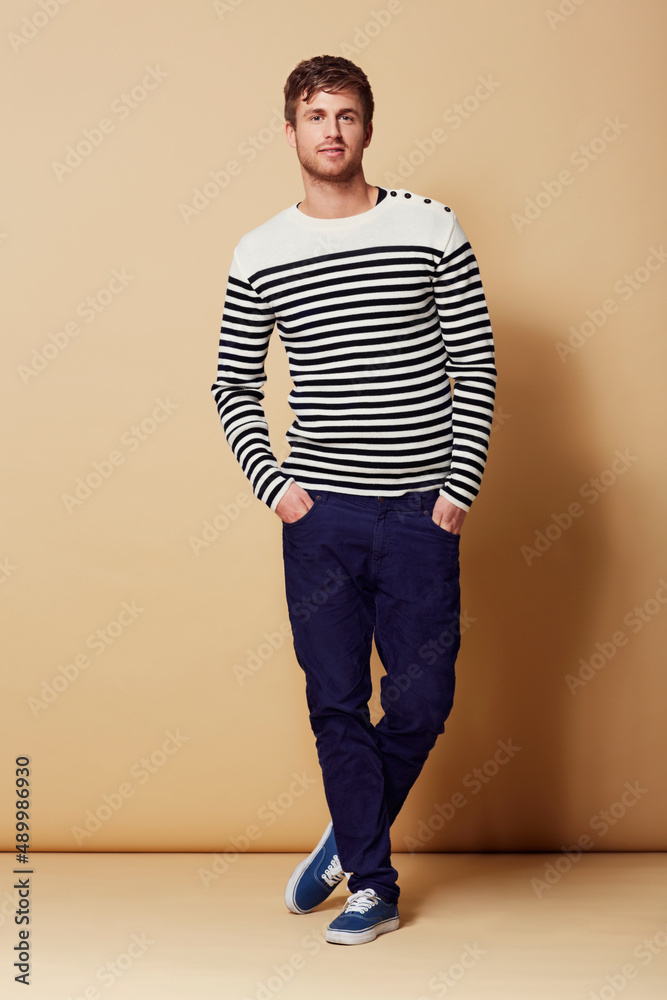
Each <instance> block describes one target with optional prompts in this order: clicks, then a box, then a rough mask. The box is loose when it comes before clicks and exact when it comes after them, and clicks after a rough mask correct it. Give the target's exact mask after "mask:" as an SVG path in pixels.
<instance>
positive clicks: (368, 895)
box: [343, 889, 380, 913]
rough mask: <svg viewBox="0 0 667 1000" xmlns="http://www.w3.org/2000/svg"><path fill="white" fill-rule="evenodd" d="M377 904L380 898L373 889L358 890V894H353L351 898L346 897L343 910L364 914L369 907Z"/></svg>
mask: <svg viewBox="0 0 667 1000" xmlns="http://www.w3.org/2000/svg"><path fill="white" fill-rule="evenodd" d="M379 902H380V897H379V896H378V895H377V894H376V892H375V890H374V889H359V891H358V892H353V893H352V895H351V896H348V898H347V900H346V901H345V906H344V907H343V910H347V911H348V912H352V913H365V912H366V910H370V908H371V906H375V905H376V904H377V903H379Z"/></svg>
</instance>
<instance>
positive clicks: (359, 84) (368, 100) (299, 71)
mask: <svg viewBox="0 0 667 1000" xmlns="http://www.w3.org/2000/svg"><path fill="white" fill-rule="evenodd" d="M348 87H354V88H355V89H356V90H357V92H358V93H359V97H360V98H361V106H362V109H363V114H364V128H366V126H367V125H368V123H369V122H371V121H372V120H373V111H374V109H375V102H374V101H373V91H372V90H371V85H370V83H369V82H368V77H367V76H366V74H365V73H364V71H363V70H362V69H360V68H359V67H358V66H356V65H355V64H354V63H353V62H351V61H350V60H349V59H345V58H343V56H314V57H313V58H312V59H303V60H302V61H301V62H300V63H299V65H298V66H295V68H294V69H293V70H292V72H291V73H290V75H289V76H288V77H287V82H286V84H285V88H284V94H285V121H288V122H289V123H290V125H291V126H292V128H296V109H297V105H298V103H299V102H300V100H301V98H302V97H304V100H306V101H309V100H310V99H311V98H312V97H313V95H314V94H316V93H317V92H318V91H320V90H325V91H326V92H327V93H329V94H335V93H337V92H338V91H339V90H346V89H347V88H348ZM304 91H305V96H304Z"/></svg>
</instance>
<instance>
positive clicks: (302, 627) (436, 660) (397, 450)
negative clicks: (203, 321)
mask: <svg viewBox="0 0 667 1000" xmlns="http://www.w3.org/2000/svg"><path fill="white" fill-rule="evenodd" d="M284 94H285V118H286V125H285V128H286V137H287V141H288V143H289V144H290V145H291V146H293V147H294V148H295V149H296V152H297V156H298V159H299V163H300V165H301V175H302V179H303V185H304V191H305V197H304V198H303V200H302V201H301V202H299V203H297V204H296V205H291V206H290V207H289V208H287V209H285V210H284V211H282V212H280V213H279V214H277V215H275V216H274V217H273V218H271V219H269V220H268V222H266V223H264V224H263V225H261V226H259V227H257V228H256V229H254V230H252V231H251V232H249V233H246V234H245V235H244V236H243V237H242V238H241V240H240V241H239V243H238V244H237V246H236V248H235V250H234V255H233V259H232V264H231V268H230V273H229V279H228V284H227V291H226V298H225V303H224V310H223V317H222V329H221V337H220V353H219V363H218V376H217V380H216V382H215V383H214V385H213V386H212V392H213V396H214V398H215V401H216V404H217V408H218V412H219V415H220V418H221V421H222V426H223V428H224V432H225V435H226V438H227V440H228V442H229V444H230V446H231V448H232V450H233V452H234V455H235V456H236V458H237V460H238V461H239V463H240V465H241V467H242V469H243V471H244V472H245V474H246V475H247V477H248V479H249V481H250V483H251V484H252V488H253V492H254V494H255V496H256V497H257V498H258V499H259V500H261V501H263V502H264V503H266V504H267V506H268V507H269V508H270V509H271V510H272V511H274V513H275V514H276V515H277V516H278V517H279V518H280V520H281V521H282V522H283V523H282V545H283V558H284V570H285V587H286V597H287V604H288V610H289V617H290V622H291V626H292V632H293V638H294V649H295V654H296V657H297V661H298V663H299V665H300V667H301V668H302V670H303V671H304V674H305V682H306V699H307V705H308V710H309V718H310V723H311V726H312V730H313V733H314V735H315V741H316V747H317V753H318V759H319V763H320V765H321V768H322V777H323V783H324V790H325V795H326V799H327V804H328V806H329V810H330V815H331V822H330V823H329V824H328V826H327V828H326V830H325V831H324V834H323V835H322V837H321V839H320V841H319V843H318V844H317V846H316V847H315V848H314V850H313V851H312V852H311V854H310V855H309V856H308V857H307V858H305V859H304V860H303V861H302V862H301V863H300V864H299V865H298V866H297V868H296V869H295V871H294V872H293V873H292V876H291V877H290V879H289V882H288V884H287V888H286V891H285V902H286V904H287V906H288V908H289V909H290V910H292V911H293V912H295V913H306V912H309V911H311V910H313V909H314V908H315V907H316V906H318V905H319V904H320V903H322V902H323V901H324V900H325V899H326V898H327V897H328V896H329V894H330V893H331V892H332V891H333V890H334V889H335V887H336V886H337V885H338V884H340V882H341V881H342V880H343V879H344V877H345V876H346V875H347V876H348V888H349V889H350V891H351V895H350V896H348V898H347V900H346V902H345V906H344V907H343V910H342V912H341V913H340V914H339V916H338V917H336V918H335V919H334V920H333V921H332V923H331V924H330V925H329V927H328V929H327V934H326V937H327V940H328V941H330V942H332V943H339V944H360V943H363V942H365V941H370V940H373V939H374V938H375V937H376V936H377V935H378V934H381V933H384V932H387V931H392V930H395V929H396V928H397V927H398V925H399V919H398V906H397V902H398V897H399V892H400V890H399V887H398V884H397V878H398V873H397V871H396V869H395V868H393V867H392V865H391V859H390V855H391V845H390V836H389V828H390V826H391V824H392V823H393V821H394V819H395V818H396V815H397V814H398V812H399V810H400V808H401V806H402V805H403V802H404V801H405V799H406V797H407V794H408V792H409V790H410V788H411V787H412V785H413V784H414V781H415V779H416V778H417V776H418V775H419V773H420V771H421V769H422V767H423V765H424V763H425V761H426V759H427V757H428V754H429V752H430V750H431V749H432V747H433V745H434V744H435V741H436V739H437V736H438V735H439V734H440V733H442V732H444V728H445V727H444V723H445V720H446V719H447V717H448V715H449V713H450V711H451V708H452V704H453V697H454V684H455V674H454V663H455V660H456V656H457V653H458V650H459V645H460V631H459V620H460V591H459V541H460V532H461V527H462V524H463V520H464V518H465V515H466V512H467V511H468V510H469V509H470V506H471V504H472V502H473V500H474V499H475V497H476V496H477V493H478V490H479V487H480V481H481V477H482V473H483V471H484V467H485V462H486V457H487V452H488V443H489V434H490V429H491V420H492V416H493V407H494V398H495V396H494V394H495V383H496V369H495V367H494V364H495V360H494V345H493V338H492V332H491V327H490V323H489V317H488V313H487V308H486V303H485V297H484V292H483V290H482V285H481V281H480V276H479V270H478V267H477V262H476V259H475V256H474V254H473V251H472V249H471V247H470V244H469V242H468V241H467V239H466V237H465V234H464V232H463V230H462V228H461V226H460V223H459V222H458V219H457V218H456V215H455V213H454V212H453V211H452V210H451V208H450V207H449V206H448V205H445V204H443V203H442V202H440V201H437V200H435V199H433V198H425V197H423V196H421V195H417V194H415V193H414V192H412V191H407V190H405V189H397V190H388V189H385V188H382V187H379V186H373V185H371V184H368V183H367V182H366V180H365V177H364V172H363V169H362V157H363V151H364V149H366V147H367V146H368V145H369V143H370V141H371V136H372V131H373V121H372V119H373V110H374V104H373V95H372V91H371V88H370V85H369V82H368V80H367V78H366V76H365V74H364V73H363V71H362V70H361V69H359V67H358V66H356V65H355V64H354V63H352V62H350V61H349V60H348V59H344V58H340V57H334V56H318V57H315V58H313V59H308V60H304V61H303V62H301V63H300V64H299V65H298V66H297V67H296V68H295V69H294V70H293V72H292V73H291V74H290V76H289V77H288V79H287V82H286V84H285V90H284ZM274 323H276V324H277V327H278V332H279V335H280V338H281V340H282V342H283V344H284V347H285V350H286V352H287V356H288V360H289V366H290V373H291V377H292V381H293V383H294V389H293V390H292V391H291V392H290V394H289V397H288V398H289V402H290V405H291V407H292V409H293V410H294V413H295V420H294V422H293V423H292V425H291V427H290V428H289V430H288V432H287V435H286V437H287V440H288V442H289V444H290V446H291V451H290V454H289V457H288V458H287V459H286V460H285V461H284V462H283V464H282V466H278V463H277V461H276V458H275V456H274V454H273V452H272V450H271V446H270V442H269V435H268V427H267V422H266V417H265V414H264V410H263V407H262V403H261V400H262V399H263V395H264V393H263V385H264V383H265V380H266V375H265V372H264V362H265V358H266V353H267V350H268V344H269V338H270V336H271V332H272V330H273V327H274ZM450 378H451V379H453V381H454V392H453V396H452V392H451V385H450V381H449V380H450ZM373 636H374V637H375V644H376V648H377V651H378V655H379V656H380V659H381V661H382V664H383V666H384V668H385V671H386V673H385V674H384V675H383V677H382V680H381V685H380V688H381V690H380V698H381V704H382V707H383V709H384V716H383V717H382V719H381V720H380V721H379V722H378V724H377V725H376V726H373V725H372V724H371V722H370V713H369V708H368V700H369V697H370V695H371V693H372V690H371V678H370V655H371V647H372V640H373Z"/></svg>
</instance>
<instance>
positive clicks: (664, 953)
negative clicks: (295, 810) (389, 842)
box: [0, 853, 667, 1000]
mask: <svg viewBox="0 0 667 1000" xmlns="http://www.w3.org/2000/svg"><path fill="white" fill-rule="evenodd" d="M14 857H15V856H14V855H11V854H6V855H4V859H3V860H4V864H3V869H2V870H3V872H4V873H5V879H4V886H5V889H4V890H2V892H0V897H1V899H0V953H1V954H2V962H1V964H0V978H1V980H2V981H1V982H0V995H1V996H2V997H3V998H4V997H12V996H29V997H30V998H31V1000H78V998H82V1000H99V998H102V997H107V996H110V997H111V998H112V1000H126V998H127V1000H130V998H131V1000H135V998H136V1000H139V998H141V1000H153V998H160V1000H171V998H179V1000H209V998H213V997H215V998H223V1000H227V998H229V1000H232V998H233V1000H272V998H273V997H278V996H279V997H280V998H286V1000H329V998H331V1000H373V998H375V997H382V998H400V1000H434V998H437V997H449V996H452V997H456V998H457V1000H510V998H511V1000H523V998H530V1000H578V998H581V1000H613V998H614V997H616V996H619V995H622V996H623V998H624V1000H649V998H650V1000H667V854H663V853H655V854H651V853H645V854H639V853H637V854H631V853H630V854H620V853H619V854H611V853H610V854H604V853H599V854H584V855H581V856H578V857H577V856H573V857H568V856H567V855H565V854H552V855H548V854H486V855H485V854H419V855H409V854H397V853H395V854H393V855H392V860H393V863H394V865H395V867H396V868H397V869H398V871H399V875H400V886H401V897H400V900H399V915H400V920H401V926H400V927H399V929H398V930H397V931H393V932H391V933H388V934H386V935H384V936H382V937H379V938H378V939H377V940H376V941H373V942H370V943H368V944H364V945H357V946H354V947H349V946H348V947H346V946H342V945H332V944H328V943H327V942H326V941H325V940H324V930H325V928H326V925H327V924H328V923H329V921H330V920H332V919H333V917H334V916H336V915H337V913H338V912H339V910H340V909H341V906H342V903H343V902H344V900H345V898H346V895H347V889H346V887H345V884H343V886H339V887H338V888H337V889H336V891H335V892H334V894H333V895H332V896H331V897H330V898H329V900H328V901H327V902H326V903H325V904H323V905H322V907H320V908H319V909H318V910H315V911H314V912H312V913H309V914H302V915H296V914H293V913H290V912H289V911H288V910H287V909H286V907H285V905H284V902H283V892H284V886H285V882H286V879H287V877H288V876H289V874H290V872H291V871H292V868H293V867H294V865H295V864H296V863H297V861H299V860H301V858H302V857H304V855H303V854H234V853H229V854H227V855H213V854H92V853H80V854H75V853H72V854H64V853H62V854H48V853H43V854H40V853H34V854H32V855H31V856H30V865H29V866H28V865H23V866H20V867H21V868H22V869H23V870H22V871H21V872H19V874H17V875H16V876H12V875H11V873H12V872H13V870H14V869H17V868H19V865H18V863H17V862H16V861H15V860H14ZM12 866H13V868H12ZM26 869H27V870H28V872H31V874H28V873H27V872H26ZM12 880H15V881H16V884H17V885H18V880H22V882H23V885H24V886H25V885H26V884H27V885H28V886H29V889H30V895H29V897H28V901H29V906H30V910H29V917H30V923H29V925H25V924H24V925H17V924H16V923H15V922H14V912H15V910H16V906H17V893H18V890H17V889H16V888H12ZM24 896H25V893H24ZM26 928H28V929H29V931H30V936H29V938H28V948H29V952H30V955H31V960H30V971H29V975H28V978H29V981H30V984H31V988H30V991H29V992H26V993H23V989H22V984H19V983H15V982H13V978H14V976H15V975H16V974H18V973H17V972H16V970H15V969H12V963H13V962H14V961H16V960H17V957H16V956H17V954H18V953H17V951H15V950H14V949H15V946H18V944H19V931H20V930H25V929H26ZM24 940H25V939H24ZM10 956H12V957H10Z"/></svg>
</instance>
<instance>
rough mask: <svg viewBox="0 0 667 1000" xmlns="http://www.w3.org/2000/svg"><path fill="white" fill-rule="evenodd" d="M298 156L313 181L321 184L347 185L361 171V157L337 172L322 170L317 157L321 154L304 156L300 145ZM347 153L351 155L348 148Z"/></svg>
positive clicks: (297, 149) (297, 148)
mask: <svg viewBox="0 0 667 1000" xmlns="http://www.w3.org/2000/svg"><path fill="white" fill-rule="evenodd" d="M296 151H297V156H298V158H299V163H300V164H301V166H302V167H303V169H304V170H305V171H306V173H307V174H308V176H309V177H310V178H311V180H313V181H315V182H316V183H319V184H322V185H324V184H336V185H339V184H340V185H346V184H349V183H350V181H351V180H352V179H353V178H354V177H356V175H357V174H358V173H359V171H360V169H361V157H357V158H353V159H351V160H350V161H349V162H348V163H347V164H346V165H345V166H344V167H343V168H341V169H340V170H337V171H335V172H334V171H330V170H322V169H321V168H320V165H319V163H318V159H317V157H318V156H319V155H320V154H319V153H313V154H312V156H309V155H307V154H303V153H302V151H301V150H300V148H299V146H298V144H297V147H296ZM346 153H347V154H349V149H348V148H347V147H346Z"/></svg>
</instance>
